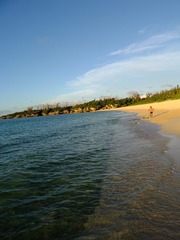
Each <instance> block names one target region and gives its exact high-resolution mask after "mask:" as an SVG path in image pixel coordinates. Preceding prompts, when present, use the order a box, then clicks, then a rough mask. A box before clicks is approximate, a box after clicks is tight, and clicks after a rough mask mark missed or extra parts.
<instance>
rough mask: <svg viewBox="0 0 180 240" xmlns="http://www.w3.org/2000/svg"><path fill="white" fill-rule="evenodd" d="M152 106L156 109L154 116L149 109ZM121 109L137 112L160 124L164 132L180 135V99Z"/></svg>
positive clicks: (142, 116)
mask: <svg viewBox="0 0 180 240" xmlns="http://www.w3.org/2000/svg"><path fill="white" fill-rule="evenodd" d="M150 106H152V107H153V108H154V110H155V111H154V117H153V118H150V117H149V111H148V109H149V107H150ZM119 110H121V111H124V112H135V113H137V114H138V116H140V117H141V118H143V119H145V120H148V121H150V122H152V123H157V124H160V126H161V128H162V131H163V132H164V133H166V134H171V135H176V136H178V137H180V99H179V100H169V101H165V102H160V103H151V104H143V105H138V106H129V107H123V108H120V109H119Z"/></svg>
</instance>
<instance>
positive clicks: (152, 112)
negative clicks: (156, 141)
mask: <svg viewBox="0 0 180 240" xmlns="http://www.w3.org/2000/svg"><path fill="white" fill-rule="evenodd" d="M148 111H149V117H151V118H152V117H153V114H154V108H153V107H152V106H150V108H149V109H148Z"/></svg>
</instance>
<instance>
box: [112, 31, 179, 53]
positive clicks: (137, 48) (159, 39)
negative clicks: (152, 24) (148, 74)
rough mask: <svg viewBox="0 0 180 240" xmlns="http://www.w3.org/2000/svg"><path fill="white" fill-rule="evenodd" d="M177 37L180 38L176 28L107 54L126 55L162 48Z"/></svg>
mask: <svg viewBox="0 0 180 240" xmlns="http://www.w3.org/2000/svg"><path fill="white" fill-rule="evenodd" d="M179 39H180V31H179V29H178V30H176V31H171V32H167V33H163V34H158V35H154V36H152V37H150V38H148V39H146V40H145V41H142V42H136V43H133V44H131V45H130V46H128V47H126V48H124V49H120V50H117V51H114V52H111V53H110V54H109V55H110V56H115V55H127V54H134V53H142V52H144V51H146V50H153V49H159V48H164V47H166V46H167V45H168V44H172V42H174V41H176V40H179Z"/></svg>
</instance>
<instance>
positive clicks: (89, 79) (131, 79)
mask: <svg viewBox="0 0 180 240" xmlns="http://www.w3.org/2000/svg"><path fill="white" fill-rule="evenodd" d="M179 38H180V34H179V32H178V31H177V32H171V33H165V34H159V35H156V36H153V37H151V38H149V39H147V40H145V41H144V42H142V43H138V44H132V45H130V46H129V47H127V48H126V49H124V50H123V51H122V50H121V52H124V53H129V54H130V53H135V52H143V51H144V50H147V49H155V48H158V49H160V50H161V51H156V52H154V51H152V52H151V54H149V55H148V54H144V55H142V54H141V55H139V56H133V54H132V55H129V58H127V57H126V58H125V59H122V58H121V60H119V61H116V62H114V63H111V64H105V65H104V66H101V67H97V68H94V69H92V70H91V71H88V72H86V73H85V74H83V75H81V76H79V77H77V78H76V79H75V80H74V81H71V82H69V87H70V93H68V94H65V95H61V96H60V97H59V99H67V101H71V100H81V99H82V98H85V99H86V100H91V99H93V98H99V97H101V96H103V95H111V96H115V95H116V96H119V97H120V98H121V97H127V92H129V91H138V92H139V91H140V92H146V91H147V92H148V91H149V86H152V89H153V88H154V89H155V91H158V90H159V88H161V87H162V85H166V86H168V85H172V86H176V85H177V84H179V81H180V80H179V76H180V68H179V63H180V46H178V44H175V47H173V45H171V48H161V47H162V45H164V44H166V43H168V42H170V41H171V40H173V41H175V40H177V39H179ZM57 99H58V98H57Z"/></svg>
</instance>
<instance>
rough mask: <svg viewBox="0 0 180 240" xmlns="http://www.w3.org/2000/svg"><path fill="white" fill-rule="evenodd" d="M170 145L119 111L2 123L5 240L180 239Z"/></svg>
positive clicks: (1, 235)
mask: <svg viewBox="0 0 180 240" xmlns="http://www.w3.org/2000/svg"><path fill="white" fill-rule="evenodd" d="M169 142H170V139H169V138H168V137H165V136H162V135H160V133H159V127H158V126H156V125H153V124H150V123H149V122H146V121H143V120H140V119H139V118H138V117H137V116H136V115H134V114H132V113H123V112H120V111H111V112H95V113H83V114H71V115H59V116H51V117H37V118H26V119H11V120H2V121H0V239H1V240H5V239H7V240H10V239H11V240H14V239H17V240H19V239H23V240H24V239H25V240H26V239H27V240H30V239H31V240H36V239H37V240H39V239H50V240H55V239H57V240H58V239H62V240H70V239H76V240H95V239H98V240H101V239H102V240H106V239H107V240H109V239H112V240H115V239H123V240H126V239H133V240H134V239H135V240H136V239H138V240H139V239H141V240H145V239H148V240H151V239H153V240H157V239H158V240H161V239H162V240H166V239H168V240H170V239H173V240H176V239H180V191H179V180H180V174H179V168H178V164H177V159H174V158H173V156H172V155H171V154H169V151H170V149H169V145H168V144H169Z"/></svg>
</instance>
